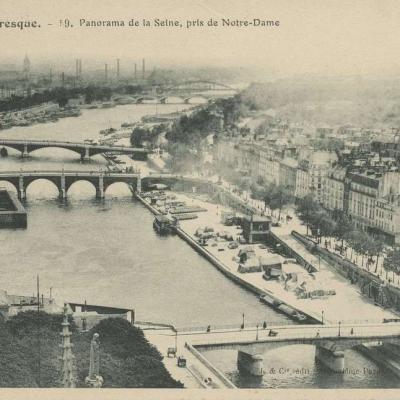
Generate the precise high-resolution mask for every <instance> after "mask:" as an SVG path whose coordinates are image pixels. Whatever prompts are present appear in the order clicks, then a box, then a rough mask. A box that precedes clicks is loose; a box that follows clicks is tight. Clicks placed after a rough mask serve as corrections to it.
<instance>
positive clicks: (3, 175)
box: [0, 171, 141, 200]
mask: <svg viewBox="0 0 400 400" xmlns="http://www.w3.org/2000/svg"><path fill="white" fill-rule="evenodd" d="M38 179H45V180H47V181H50V182H52V183H54V185H55V186H56V187H57V189H58V191H59V197H60V198H61V199H65V198H66V197H67V192H68V189H69V188H70V187H71V185H72V184H73V183H75V182H77V181H87V182H90V183H91V184H92V185H93V186H94V188H95V189H96V197H97V198H99V199H102V198H104V196H105V192H106V190H107V188H108V187H109V186H110V185H112V184H113V183H117V182H122V183H126V184H127V185H128V186H129V187H131V188H132V189H133V190H138V191H140V189H141V179H140V174H139V173H123V172H102V171H15V172H0V185H1V181H6V182H9V183H11V184H12V185H14V187H15V189H16V190H17V193H18V197H19V199H21V200H22V199H25V198H26V189H27V188H28V186H29V185H30V184H31V183H32V182H34V181H36V180H38Z"/></svg>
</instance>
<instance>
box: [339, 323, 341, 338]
mask: <svg viewBox="0 0 400 400" xmlns="http://www.w3.org/2000/svg"><path fill="white" fill-rule="evenodd" d="M340 324H341V322H340V321H339V332H338V336H339V337H340Z"/></svg>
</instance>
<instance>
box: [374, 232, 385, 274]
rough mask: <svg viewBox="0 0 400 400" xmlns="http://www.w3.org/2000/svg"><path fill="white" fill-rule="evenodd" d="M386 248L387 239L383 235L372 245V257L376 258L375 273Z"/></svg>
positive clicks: (375, 239)
mask: <svg viewBox="0 0 400 400" xmlns="http://www.w3.org/2000/svg"><path fill="white" fill-rule="evenodd" d="M384 248H385V238H384V236H383V235H377V236H376V237H375V238H374V240H373V241H372V244H371V255H372V256H375V257H376V263H375V271H374V272H375V273H377V271H378V262H379V256H380V255H381V254H382V252H383V250H384Z"/></svg>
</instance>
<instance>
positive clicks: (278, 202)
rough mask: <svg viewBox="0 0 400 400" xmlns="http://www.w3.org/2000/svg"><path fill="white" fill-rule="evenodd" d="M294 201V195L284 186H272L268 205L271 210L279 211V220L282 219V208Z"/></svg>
mask: <svg viewBox="0 0 400 400" xmlns="http://www.w3.org/2000/svg"><path fill="white" fill-rule="evenodd" d="M292 201H293V195H292V194H291V193H289V191H288V190H287V189H285V188H283V187H282V186H278V185H271V186H270V189H269V194H268V205H269V208H270V209H271V210H279V216H278V219H281V211H282V208H283V207H284V206H285V205H286V204H289V203H291V202H292Z"/></svg>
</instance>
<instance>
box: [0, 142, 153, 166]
mask: <svg viewBox="0 0 400 400" xmlns="http://www.w3.org/2000/svg"><path fill="white" fill-rule="evenodd" d="M0 146H4V147H10V148H12V149H15V150H18V151H20V152H21V155H22V157H27V156H28V155H29V154H30V153H31V152H32V151H35V150H39V149H43V148H47V147H57V148H61V149H68V150H71V151H74V152H75V153H78V154H79V155H80V156H81V158H82V160H85V161H87V160H89V159H90V157H92V156H94V155H96V154H101V153H118V154H137V153H148V150H146V149H143V148H135V147H128V146H109V145H100V144H94V143H81V142H62V141H54V140H9V139H1V140H0Z"/></svg>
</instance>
